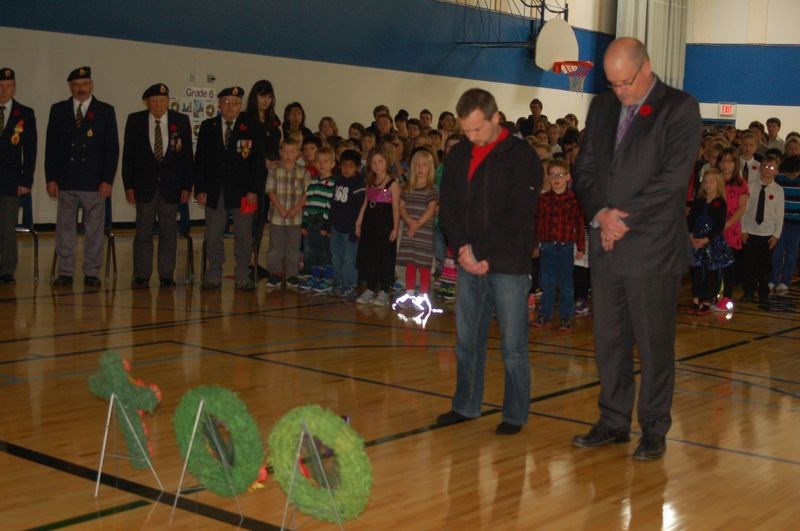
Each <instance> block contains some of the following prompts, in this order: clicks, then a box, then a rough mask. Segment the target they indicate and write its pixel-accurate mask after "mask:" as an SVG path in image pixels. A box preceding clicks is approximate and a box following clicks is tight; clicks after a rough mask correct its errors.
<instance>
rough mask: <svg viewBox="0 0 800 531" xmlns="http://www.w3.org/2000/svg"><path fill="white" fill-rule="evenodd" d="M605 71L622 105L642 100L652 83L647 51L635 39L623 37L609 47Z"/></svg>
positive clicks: (604, 64) (605, 59)
mask: <svg viewBox="0 0 800 531" xmlns="http://www.w3.org/2000/svg"><path fill="white" fill-rule="evenodd" d="M603 69H604V70H605V74H606V79H608V83H609V85H610V87H611V89H612V90H613V91H614V93H615V94H616V95H617V99H619V101H620V102H621V103H622V104H623V105H632V104H634V103H636V102H638V101H639V100H641V99H642V98H643V97H644V95H645V94H647V91H648V90H649V89H650V85H651V84H652V82H653V72H652V70H651V68H650V57H649V56H648V55H647V49H646V48H645V46H644V44H642V42H640V41H639V40H637V39H634V38H632V37H622V38H619V39H616V40H614V41H612V42H611V44H609V45H608V48H607V49H606V53H605V56H604V57H603Z"/></svg>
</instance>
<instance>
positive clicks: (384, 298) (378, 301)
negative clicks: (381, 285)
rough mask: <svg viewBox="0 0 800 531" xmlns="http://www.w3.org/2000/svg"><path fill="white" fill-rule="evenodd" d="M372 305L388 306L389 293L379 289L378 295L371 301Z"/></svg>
mask: <svg viewBox="0 0 800 531" xmlns="http://www.w3.org/2000/svg"><path fill="white" fill-rule="evenodd" d="M372 305H373V306H389V294H388V293H386V292H385V291H379V292H378V295H377V296H376V297H375V298H374V300H373V301H372Z"/></svg>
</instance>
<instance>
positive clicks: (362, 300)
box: [356, 289, 383, 304]
mask: <svg viewBox="0 0 800 531" xmlns="http://www.w3.org/2000/svg"><path fill="white" fill-rule="evenodd" d="M381 293H383V292H381ZM374 300H375V292H374V291H372V290H371V289H365V290H364V293H362V294H361V295H359V296H358V298H357V299H356V304H372V301H374Z"/></svg>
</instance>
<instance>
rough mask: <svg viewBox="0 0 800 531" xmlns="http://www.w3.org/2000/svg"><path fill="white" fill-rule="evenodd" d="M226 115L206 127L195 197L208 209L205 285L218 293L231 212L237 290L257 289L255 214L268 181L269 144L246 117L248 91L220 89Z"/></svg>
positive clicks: (199, 151) (198, 159)
mask: <svg viewBox="0 0 800 531" xmlns="http://www.w3.org/2000/svg"><path fill="white" fill-rule="evenodd" d="M217 96H218V98H219V110H220V115H219V116H217V117H215V118H209V119H208V120H205V121H204V122H203V123H202V124H201V125H200V133H199V134H198V136H197V151H196V153H195V169H194V179H195V180H194V193H195V196H196V198H197V202H198V203H200V204H201V205H203V206H205V217H206V236H205V241H206V255H207V258H208V268H207V269H206V276H205V278H204V279H203V284H202V287H203V289H206V290H213V289H218V288H219V287H220V284H221V282H222V264H223V263H224V262H225V247H224V245H223V240H222V234H223V231H224V230H225V224H226V222H227V211H228V210H231V211H232V212H233V225H234V257H235V259H236V288H237V289H240V290H246V291H252V290H254V289H255V283H254V282H253V279H252V278H250V275H249V267H248V266H249V264H250V254H251V251H252V240H253V238H252V234H253V233H252V228H253V216H254V213H255V211H256V209H257V206H258V201H259V197H260V196H261V197H263V192H264V190H263V189H262V186H263V184H262V183H264V181H265V179H266V175H265V173H266V167H265V165H264V145H263V141H262V140H261V135H259V134H258V130H257V125H256V124H255V123H253V122H252V120H251V119H250V118H248V116H247V115H246V114H244V113H242V112H241V111H242V98H243V97H244V89H242V88H241V87H229V88H226V89H223V90H222V91H220V93H219V94H218V95H217Z"/></svg>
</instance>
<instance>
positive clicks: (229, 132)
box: [225, 122, 233, 149]
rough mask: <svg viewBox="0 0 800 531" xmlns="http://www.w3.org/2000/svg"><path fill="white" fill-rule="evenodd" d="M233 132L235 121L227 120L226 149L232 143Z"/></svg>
mask: <svg viewBox="0 0 800 531" xmlns="http://www.w3.org/2000/svg"><path fill="white" fill-rule="evenodd" d="M232 134H233V122H225V149H227V148H228V145H229V144H230V143H231V135H232Z"/></svg>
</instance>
